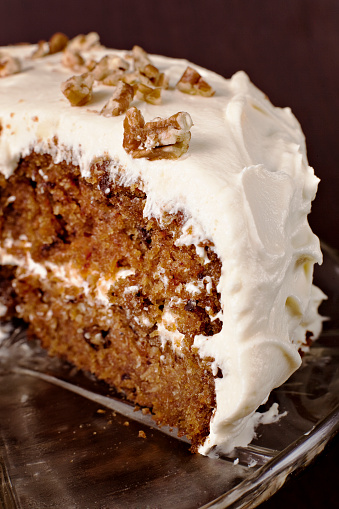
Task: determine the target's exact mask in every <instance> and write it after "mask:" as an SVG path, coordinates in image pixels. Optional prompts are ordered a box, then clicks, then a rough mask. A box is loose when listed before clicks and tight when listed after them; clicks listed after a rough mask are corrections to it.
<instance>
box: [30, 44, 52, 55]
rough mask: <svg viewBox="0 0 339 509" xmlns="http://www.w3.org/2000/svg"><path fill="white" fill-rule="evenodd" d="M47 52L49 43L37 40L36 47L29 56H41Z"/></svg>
mask: <svg viewBox="0 0 339 509" xmlns="http://www.w3.org/2000/svg"><path fill="white" fill-rule="evenodd" d="M48 54H49V44H48V42H46V41H39V42H38V45H37V48H36V50H35V51H33V53H32V56H31V58H34V59H35V58H42V57H45V56H47V55H48Z"/></svg>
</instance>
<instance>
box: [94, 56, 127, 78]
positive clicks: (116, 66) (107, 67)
mask: <svg viewBox="0 0 339 509" xmlns="http://www.w3.org/2000/svg"><path fill="white" fill-rule="evenodd" d="M128 68H129V65H128V63H127V62H126V61H125V60H123V59H122V58H120V57H118V56H117V55H106V56H104V57H103V58H102V59H101V60H100V62H98V63H97V65H96V66H95V67H94V69H93V71H92V74H93V76H94V79H96V80H97V81H102V80H104V79H105V78H106V77H107V76H109V75H110V74H112V73H113V72H115V71H126V70H127V69H128Z"/></svg>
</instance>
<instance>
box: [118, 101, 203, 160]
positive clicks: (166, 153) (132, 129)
mask: <svg viewBox="0 0 339 509" xmlns="http://www.w3.org/2000/svg"><path fill="white" fill-rule="evenodd" d="M192 125H193V122H192V119H191V117H190V115H189V114H188V113H186V112H183V111H180V112H178V113H176V114H175V115H172V116H171V117H169V118H165V119H163V118H155V119H154V120H152V121H150V122H147V123H145V120H144V118H143V116H142V114H141V112H140V110H138V109H137V108H135V107H133V108H130V109H129V110H128V111H127V113H126V116H125V120H124V140H123V147H124V149H125V150H126V152H127V153H129V154H130V155H131V156H132V157H133V158H141V157H145V158H146V159H149V160H154V159H178V158H179V157H181V156H182V155H183V154H184V153H185V152H187V150H188V147H189V142H190V139H191V133H190V129H191V127H192Z"/></svg>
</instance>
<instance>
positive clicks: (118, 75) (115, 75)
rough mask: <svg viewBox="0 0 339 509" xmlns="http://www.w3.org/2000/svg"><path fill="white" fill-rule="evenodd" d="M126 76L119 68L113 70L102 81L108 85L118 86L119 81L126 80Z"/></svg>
mask: <svg viewBox="0 0 339 509" xmlns="http://www.w3.org/2000/svg"><path fill="white" fill-rule="evenodd" d="M124 76H125V72H124V71H121V70H120V69H118V70H117V71H113V72H111V73H110V74H108V76H106V78H104V79H103V80H102V82H101V83H103V84H104V85H108V86H109V87H116V86H117V84H118V82H119V81H124V82H125V80H124ZM125 83H127V82H125Z"/></svg>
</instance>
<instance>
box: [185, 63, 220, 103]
mask: <svg viewBox="0 0 339 509" xmlns="http://www.w3.org/2000/svg"><path fill="white" fill-rule="evenodd" d="M176 88H177V89H178V90H180V92H184V94H191V95H202V96H204V97H211V96H212V95H214V93H215V91H214V90H213V88H212V87H211V86H210V85H209V84H208V83H207V82H206V81H205V80H204V79H203V78H202V76H201V75H200V74H199V73H198V72H197V71H196V70H195V69H193V68H192V67H189V66H188V67H187V69H186V70H185V72H184V74H183V75H182V76H181V78H180V80H179V81H178V83H177V84H176Z"/></svg>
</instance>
